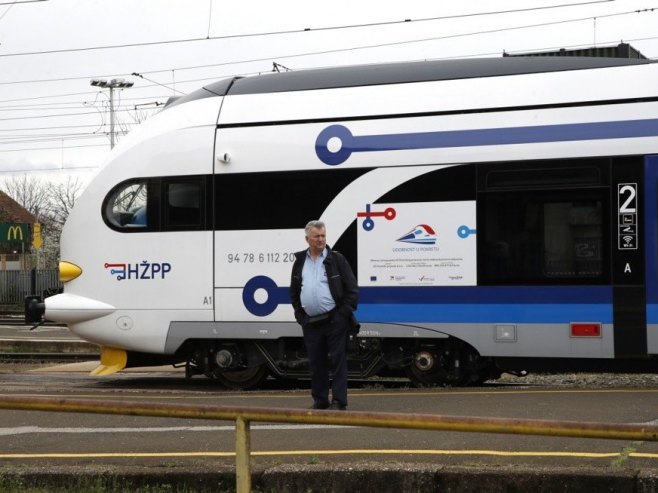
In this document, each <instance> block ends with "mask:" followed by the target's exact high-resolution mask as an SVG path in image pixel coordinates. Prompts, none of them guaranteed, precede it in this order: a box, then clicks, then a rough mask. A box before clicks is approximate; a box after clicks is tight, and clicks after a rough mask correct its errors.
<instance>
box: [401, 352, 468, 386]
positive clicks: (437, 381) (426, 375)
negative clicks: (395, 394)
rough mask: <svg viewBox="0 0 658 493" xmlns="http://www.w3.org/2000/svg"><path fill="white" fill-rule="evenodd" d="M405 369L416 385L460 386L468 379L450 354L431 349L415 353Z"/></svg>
mask: <svg viewBox="0 0 658 493" xmlns="http://www.w3.org/2000/svg"><path fill="white" fill-rule="evenodd" d="M405 371H406V374H407V377H409V380H411V382H412V383H413V384H414V385H415V386H416V387H437V386H442V387H452V386H460V385H465V384H466V383H467V380H468V378H467V375H465V374H464V373H463V372H461V371H460V370H459V366H458V364H455V361H454V360H453V359H452V358H450V357H449V355H447V354H443V353H442V352H436V351H434V350H430V349H423V350H421V351H418V352H417V353H415V354H414V355H413V358H412V361H411V364H410V365H409V366H407V367H406V368H405Z"/></svg>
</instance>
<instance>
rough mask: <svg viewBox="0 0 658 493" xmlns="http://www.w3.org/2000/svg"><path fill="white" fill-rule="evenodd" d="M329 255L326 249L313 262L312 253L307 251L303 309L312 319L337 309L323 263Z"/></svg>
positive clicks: (303, 284)
mask: <svg viewBox="0 0 658 493" xmlns="http://www.w3.org/2000/svg"><path fill="white" fill-rule="evenodd" d="M327 253H328V250H327V249H326V248H325V249H324V251H323V252H322V255H320V256H319V257H318V258H317V259H315V260H313V258H311V254H310V252H309V251H308V250H307V251H306V260H305V261H304V268H303V269H302V292H301V302H302V308H304V311H305V312H306V313H307V314H308V315H309V316H311V317H313V316H315V315H320V314H322V313H327V312H328V311H331V310H333V309H334V308H335V307H336V302H335V301H334V299H333V298H332V296H331V291H330V290H329V281H328V278H327V271H326V270H325V268H324V263H323V262H324V260H325V259H326V258H327Z"/></svg>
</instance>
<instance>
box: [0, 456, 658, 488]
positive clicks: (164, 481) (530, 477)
mask: <svg viewBox="0 0 658 493" xmlns="http://www.w3.org/2000/svg"><path fill="white" fill-rule="evenodd" d="M30 488H32V489H38V488H41V489H45V490H46V491H51V490H54V491H73V492H80V491H87V490H93V491H95V492H108V493H109V492H125V491H140V490H142V491H149V492H153V493H155V492H159V491H167V492H169V491H185V492H187V493H192V492H199V493H206V492H218V491H220V492H232V491H235V474H234V470H233V469H232V468H224V469H222V468H218V469H217V470H214V471H209V470H208V469H195V468H192V469H183V468H177V467H173V468H171V469H161V468H158V469H157V470H150V469H148V468H130V467H128V468H126V467H118V466H115V467H108V468H102V467H91V468H90V467H84V466H83V467H61V468H56V469H53V468H48V469H46V468H24V467H16V468H12V467H11V465H10V464H9V463H7V462H5V464H4V465H3V466H2V469H1V470H0V491H12V492H17V493H19V492H21V491H31V490H30ZM252 488H253V491H256V492H267V493H278V492H281V493H283V492H304V493H320V492H323V493H324V492H327V493H339V492H340V493H342V492H345V491H349V492H351V493H359V492H364V493H372V492H374V491H376V492H383V493H387V492H391V493H392V492H395V493H417V492H421V491H422V492H427V493H433V492H437V493H438V492H451V493H475V492H487V493H498V492H500V493H502V492H509V491H515V492H516V491H519V492H520V491H532V492H533V493H543V492H546V493H548V492H551V493H554V492H587V493H589V492H592V491H596V492H597V493H598V492H619V491H632V492H637V493H655V492H658V472H656V471H653V470H632V469H622V468H620V469H614V468H611V469H609V470H603V471H602V470H600V469H588V468H562V469H555V468H550V469H548V468H547V469H542V468H527V467H523V468H519V467H514V466H505V467H495V468H494V467H489V466H487V467H459V466H442V465H440V464H418V463H397V464H377V463H362V464H321V465H320V464H310V465H281V466H276V467H271V468H267V469H254V471H253V473H252Z"/></svg>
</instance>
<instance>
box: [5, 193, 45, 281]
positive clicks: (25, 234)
mask: <svg viewBox="0 0 658 493" xmlns="http://www.w3.org/2000/svg"><path fill="white" fill-rule="evenodd" d="M36 222H37V220H36V218H35V217H34V215H33V214H31V213H30V212H28V211H27V210H26V209H24V208H23V207H22V206H21V205H20V204H19V203H18V202H16V201H15V200H14V199H12V198H11V197H10V196H9V195H7V194H6V193H4V192H3V191H0V271H4V270H22V269H28V268H30V266H29V265H27V263H28V261H27V259H28V258H30V256H29V255H28V254H29V253H30V252H31V249H32V241H33V231H34V229H33V228H34V224H35V223H36Z"/></svg>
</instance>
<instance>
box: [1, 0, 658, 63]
mask: <svg viewBox="0 0 658 493" xmlns="http://www.w3.org/2000/svg"><path fill="white" fill-rule="evenodd" d="M613 1H615V0H593V1H590V2H579V3H569V4H561V5H549V6H544V7H529V8H524V9H513V10H501V11H491V12H479V13H473V14H458V15H450V16H438V17H425V18H419V19H404V20H397V21H384V22H372V23H363V24H345V25H340V26H328V27H319V28H310V27H306V28H303V29H289V30H281V31H269V32H258V33H245V34H228V35H224V36H208V37H205V38H198V37H197V38H185V39H170V40H164V41H148V42H142V43H123V44H116V45H103V46H86V47H82V48H62V49H57V50H42V51H26V52H17V53H3V54H0V57H16V56H30V55H52V54H56V53H73V52H82V51H97V50H108V49H119V48H136V47H143V46H157V45H171V44H179V43H193V42H198V41H217V40H226V39H241V38H254V37H263V36H280V35H288V34H300V33H307V32H322V31H335V30H343V29H357V28H360V29H362V28H369V27H381V26H391V25H395V24H408V23H412V22H416V23H417V22H431V21H441V20H453V19H459V18H467V17H476V16H486V15H497V14H509V13H518V12H530V11H537V10H546V9H555V8H563V7H578V6H583V5H590V4H597V3H609V2H613ZM645 10H653V9H645ZM638 12H640V11H637V10H636V11H633V13H638ZM627 13H630V12H625V13H621V14H608V15H599V16H590V17H587V18H586V19H587V20H590V19H592V18H594V17H596V18H597V19H600V18H603V17H610V16H612V15H624V14H627ZM577 20H582V19H577ZM575 21H576V20H572V21H563V22H575ZM546 25H550V23H548V24H546Z"/></svg>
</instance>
